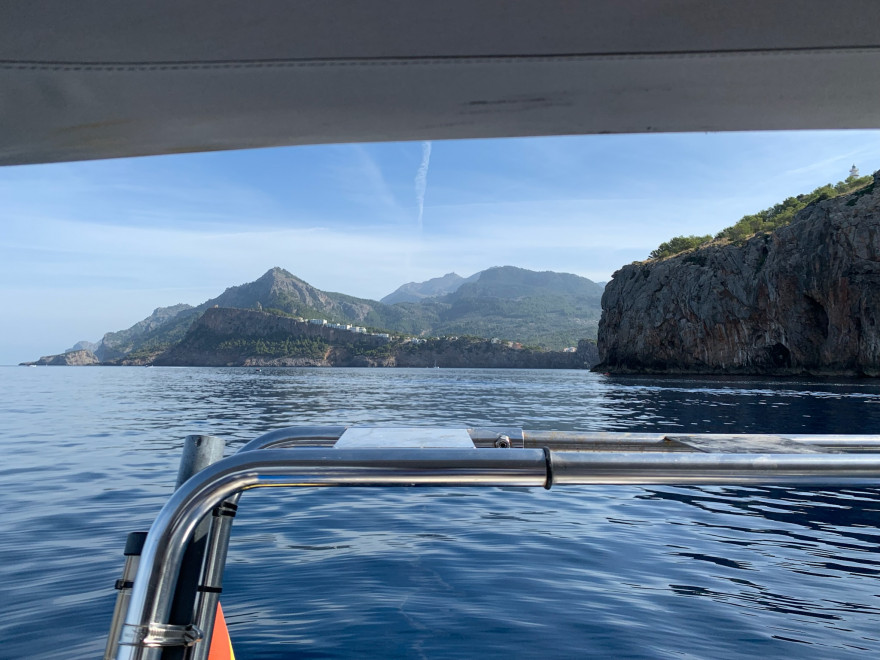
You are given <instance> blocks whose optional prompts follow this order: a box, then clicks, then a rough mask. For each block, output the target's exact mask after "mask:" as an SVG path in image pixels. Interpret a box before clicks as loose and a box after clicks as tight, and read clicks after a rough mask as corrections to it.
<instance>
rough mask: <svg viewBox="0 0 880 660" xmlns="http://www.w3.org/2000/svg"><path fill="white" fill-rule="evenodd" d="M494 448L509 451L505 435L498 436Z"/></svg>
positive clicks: (507, 438)
mask: <svg viewBox="0 0 880 660" xmlns="http://www.w3.org/2000/svg"><path fill="white" fill-rule="evenodd" d="M495 446H496V447H501V448H502V449H510V438H509V437H507V436H506V435H499V436H498V438H497V439H496V440H495Z"/></svg>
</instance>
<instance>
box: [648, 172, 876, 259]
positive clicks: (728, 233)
mask: <svg viewBox="0 0 880 660" xmlns="http://www.w3.org/2000/svg"><path fill="white" fill-rule="evenodd" d="M873 180H874V178H873V177H872V176H863V177H854V176H849V177H847V178H846V180H845V181H839V182H838V183H836V184H834V185H831V184H830V183H828V184H826V185H824V186H820V187H819V188H816V189H815V190H814V191H813V192H811V193H807V194H804V195H798V196H797V197H789V198H788V199H786V200H784V201H782V202H779V203H778V204H775V205H774V206H771V207H770V208H769V209H764V210H763V211H758V212H757V213H754V214H752V215H746V216H743V217H742V218H741V219H740V220H739V222H737V223H736V224H735V225H732V226H730V227H727V228H726V229H722V230H721V231H720V232H718V233H717V234H716V235H715V237H714V239H713V237H712V236H711V235H710V236H676V237H675V238H672V239H670V240H668V241H666V242H665V243H661V244H660V246H659V247H658V248H657V249H656V250H653V251H652V252H651V254H650V255H649V257H648V258H649V259H666V258H667V257H672V256H675V255H676V254H681V253H682V252H686V251H687V250H693V249H695V248H698V247H702V246H704V245H708V244H709V243H715V242H719V243H720V242H726V243H739V242H742V241H744V240H746V239H747V238H749V237H751V236H754V235H755V234H758V233H760V232H771V231H774V230H776V229H779V228H780V227H784V226H786V225H787V224H789V223H791V221H792V220H793V219H794V216H795V214H796V213H797V212H798V211H800V210H801V209H803V208H805V207H806V206H809V205H810V204H813V203H815V202H820V201H822V200H823V199H831V198H832V197H838V196H840V195H848V194H850V193H853V192H855V191H857V190H860V189H861V188H864V187H865V186H867V185H869V184H870V183H871V182H872V181H873Z"/></svg>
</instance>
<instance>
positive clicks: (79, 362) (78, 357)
mask: <svg viewBox="0 0 880 660" xmlns="http://www.w3.org/2000/svg"><path fill="white" fill-rule="evenodd" d="M22 364H26V365H31V364H36V365H40V366H50V367H83V366H87V365H90V364H99V360H98V358H97V357H95V354H94V353H92V352H91V351H88V350H85V349H83V350H78V351H68V352H67V353H61V354H60V355H44V356H43V357H41V358H40V359H39V360H37V361H36V362H22Z"/></svg>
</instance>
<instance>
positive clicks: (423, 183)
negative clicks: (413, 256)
mask: <svg viewBox="0 0 880 660" xmlns="http://www.w3.org/2000/svg"><path fill="white" fill-rule="evenodd" d="M430 162H431V143H430V142H422V164H421V165H419V171H418V172H416V203H417V204H418V205H419V231H421V230H422V216H423V215H424V213H425V190H426V189H427V187H428V165H429V164H430Z"/></svg>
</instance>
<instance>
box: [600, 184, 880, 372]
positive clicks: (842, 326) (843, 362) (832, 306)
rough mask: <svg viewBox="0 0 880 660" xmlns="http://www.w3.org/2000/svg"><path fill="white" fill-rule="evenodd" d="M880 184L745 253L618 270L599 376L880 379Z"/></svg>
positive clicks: (692, 255) (761, 238)
mask: <svg viewBox="0 0 880 660" xmlns="http://www.w3.org/2000/svg"><path fill="white" fill-rule="evenodd" d="M878 179H880V172H878V173H876V174H874V183H873V185H871V186H868V187H867V188H864V189H862V190H860V191H858V192H855V193H853V194H851V195H846V196H841V197H836V198H833V199H827V200H824V201H821V202H817V203H815V204H812V205H810V206H808V207H806V208H805V209H803V210H802V211H801V212H800V213H798V214H797V215H796V216H795V219H794V221H793V222H792V223H791V224H790V225H788V226H787V227H783V228H781V229H778V230H777V231H775V232H774V233H772V234H764V235H757V236H755V237H753V238H751V239H749V240H748V241H746V243H745V244H744V245H739V246H737V245H724V246H719V245H712V246H708V247H705V248H702V249H699V250H696V251H693V252H689V253H685V254H681V255H678V256H675V257H672V258H669V259H665V260H659V261H648V262H644V263H637V264H631V265H629V266H625V267H623V268H621V269H620V270H619V271H617V272H616V273H615V274H614V277H613V278H612V280H611V282H610V283H609V284H608V285H607V287H606V289H605V294H604V296H603V297H602V319H601V321H600V323H599V341H598V346H599V357H600V360H601V364H600V365H599V366H598V367H597V369H600V370H604V371H609V372H617V373H627V372H631V373H632V372H635V373H743V374H781V375H782V374H795V373H810V374H817V375H822V374H829V375H832V374H839V375H869V376H878V375H880V324H878V317H880V208H878V207H880V180H878Z"/></svg>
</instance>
